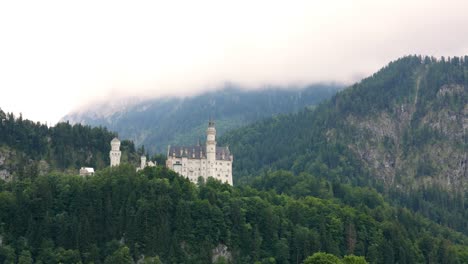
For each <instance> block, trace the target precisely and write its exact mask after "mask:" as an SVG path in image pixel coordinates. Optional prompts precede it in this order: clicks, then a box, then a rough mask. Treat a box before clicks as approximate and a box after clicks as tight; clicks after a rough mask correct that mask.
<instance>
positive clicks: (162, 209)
mask: <svg viewBox="0 0 468 264" xmlns="http://www.w3.org/2000/svg"><path fill="white" fill-rule="evenodd" d="M291 177H292V174H291V173H289V172H276V173H273V174H271V175H270V174H266V175H264V176H260V177H259V178H257V179H256V182H258V183H260V182H261V183H262V184H261V186H263V187H257V184H254V185H253V187H248V186H243V187H232V186H229V185H226V184H221V183H220V182H217V181H215V180H211V179H209V180H208V181H207V182H206V183H203V182H202V183H201V185H200V186H198V187H197V186H195V185H194V184H192V183H190V182H189V180H187V179H185V178H182V177H180V176H178V175H177V174H175V173H174V172H172V171H169V170H167V169H165V168H162V167H158V168H146V169H145V170H143V171H140V172H138V173H137V172H135V169H134V167H133V166H129V165H122V166H120V167H117V168H108V169H104V170H101V171H98V172H97V174H96V175H95V176H92V177H79V176H73V175H62V174H51V175H44V176H38V177H34V178H30V177H25V178H24V179H23V180H16V181H12V182H1V183H0V228H1V229H0V235H1V236H2V245H1V246H0V262H4V261H7V262H8V260H16V261H26V262H27V261H29V260H31V259H32V260H33V261H35V262H41V263H57V262H63V263H76V262H78V261H82V262H83V263H90V262H94V263H129V262H130V261H132V260H140V259H141V260H145V261H147V262H148V263H158V262H157V261H159V259H160V260H161V261H162V262H163V263H209V262H210V261H211V257H212V256H211V254H212V250H213V249H214V248H215V247H217V246H219V245H226V246H227V248H228V251H229V252H230V253H231V256H232V258H231V259H230V260H229V261H231V262H232V263H254V262H256V261H258V262H260V263H302V261H304V260H305V259H306V258H307V257H308V256H311V255H312V254H313V253H315V252H319V251H322V252H326V253H329V254H333V255H335V256H337V257H338V258H340V259H341V258H342V257H343V256H345V255H351V254H355V255H359V256H364V257H365V259H366V260H367V261H369V262H372V263H387V262H388V263H395V262H398V263H416V262H425V261H427V260H429V259H430V260H435V261H436V262H437V261H439V260H442V259H443V260H444V261H447V262H445V263H460V261H464V260H466V258H465V257H466V252H467V250H468V247H467V243H468V238H467V237H466V236H463V235H461V234H458V233H456V232H453V231H451V230H450V229H448V228H445V227H442V226H440V225H437V224H435V223H433V222H431V221H429V220H427V219H425V218H423V217H421V216H420V215H416V214H413V213H411V212H410V211H409V210H405V209H401V208H400V209H399V208H395V207H392V206H390V205H388V204H387V203H385V202H384V201H383V199H382V197H381V195H379V194H377V193H376V192H374V191H372V190H367V189H361V188H355V187H351V186H349V185H340V186H337V185H336V184H335V185H333V184H332V183H330V182H328V181H325V180H323V179H320V178H316V177H313V176H312V175H303V177H304V178H307V179H309V180H310V181H296V182H295V183H294V182H293V183H292V184H289V181H288V180H287V179H291ZM302 185H304V186H302ZM259 186H260V185H259ZM308 189H310V190H311V191H310V192H304V190H308ZM337 189H340V191H339V192H336V191H335V190H337ZM449 256H450V257H449ZM347 258H352V257H349V256H348V257H347ZM464 258H465V259H464ZM345 259H346V258H345ZM345 259H343V261H345ZM222 260H223V259H222V258H220V259H219V261H220V263H222V262H221V261H222ZM151 261H154V262H151ZM340 261H341V260H340ZM349 261H351V260H349ZM344 263H354V262H344ZM465 263H466V262H465Z"/></svg>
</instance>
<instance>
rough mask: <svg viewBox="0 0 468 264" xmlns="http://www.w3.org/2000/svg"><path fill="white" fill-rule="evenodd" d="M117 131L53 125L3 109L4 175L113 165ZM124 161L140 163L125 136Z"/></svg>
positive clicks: (0, 153) (0, 163) (0, 156)
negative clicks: (114, 140) (112, 145)
mask: <svg viewBox="0 0 468 264" xmlns="http://www.w3.org/2000/svg"><path fill="white" fill-rule="evenodd" d="M114 137H116V133H114V132H110V131H108V130H107V129H106V128H92V127H90V126H83V125H80V124H77V125H70V124H69V123H58V124H57V125H55V126H53V127H47V126H46V125H44V124H40V123H35V122H32V121H30V120H25V119H23V118H22V116H21V115H20V116H19V117H15V116H14V115H13V114H12V113H5V112H3V111H2V110H1V109H0V179H11V178H13V177H15V178H29V177H36V176H38V175H45V174H48V173H50V172H53V171H69V172H71V173H73V174H76V173H78V169H79V168H80V167H93V168H95V169H102V168H104V167H107V166H108V165H109V150H110V141H111V140H112V138H114ZM121 149H122V150H123V151H122V153H123V155H122V161H123V162H130V163H135V164H136V163H137V162H138V159H139V155H137V153H136V151H135V146H134V144H133V142H131V141H128V140H123V141H122V145H121Z"/></svg>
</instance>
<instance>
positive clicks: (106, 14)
mask: <svg viewBox="0 0 468 264" xmlns="http://www.w3.org/2000/svg"><path fill="white" fill-rule="evenodd" d="M467 3H468V2H466V1H453V0H449V1H371V0H368V1H367V0H362V1H326V2H325V1H161V2H154V1H147V2H146V1H139V2H134V1H132V2H130V1H128V2H124V1H79V2H73V3H72V2H68V1H3V2H1V3H0V38H1V41H0V107H1V108H2V109H3V110H5V111H13V112H15V113H19V112H22V113H23V115H24V116H25V117H26V118H30V119H33V120H37V121H42V122H44V121H48V122H52V123H53V122H56V121H57V120H58V119H59V118H60V117H62V116H63V115H65V114H66V113H67V112H69V111H70V110H71V109H73V108H77V107H80V106H84V105H89V103H92V102H94V101H96V100H103V99H107V98H109V97H110V95H113V96H115V97H126V96H136V97H138V96H151V97H159V96H164V95H180V96H186V95H192V94H196V93H199V92H201V91H205V90H210V89H215V88H217V87H222V84H223V83H224V82H226V81H232V82H235V83H238V84H240V85H242V86H244V87H251V88H259V87H262V86H263V85H302V84H308V83H317V82H330V81H334V82H342V83H350V82H353V81H356V80H359V79H360V78H361V77H363V76H366V75H368V74H371V73H372V72H375V71H376V70H377V69H379V68H380V67H382V66H384V65H385V64H386V63H388V61H390V60H393V59H396V58H398V57H401V56H403V55H407V54H424V55H433V56H453V55H464V54H467V53H468V47H467V45H466V43H468V27H466V25H468V16H466V10H468V4H467Z"/></svg>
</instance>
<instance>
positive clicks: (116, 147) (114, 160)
mask: <svg viewBox="0 0 468 264" xmlns="http://www.w3.org/2000/svg"><path fill="white" fill-rule="evenodd" d="M121 156H122V152H120V140H119V139H118V138H114V139H112V141H111V151H110V152H109V158H110V166H111V167H114V166H119V165H120V157H121Z"/></svg>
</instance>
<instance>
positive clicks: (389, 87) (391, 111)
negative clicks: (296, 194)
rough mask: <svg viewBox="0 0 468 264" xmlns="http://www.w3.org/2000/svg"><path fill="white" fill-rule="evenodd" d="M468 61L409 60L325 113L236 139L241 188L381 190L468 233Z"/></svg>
mask: <svg viewBox="0 0 468 264" xmlns="http://www.w3.org/2000/svg"><path fill="white" fill-rule="evenodd" d="M467 87H468V58H467V57H464V58H451V59H444V58H442V59H439V60H436V59H434V58H429V57H418V56H408V57H404V58H401V59H399V60H397V61H394V62H392V63H390V64H389V65H388V66H386V67H385V68H383V69H382V70H380V71H379V72H377V73H375V74H374V75H372V76H371V77H369V78H367V79H364V80H363V81H361V82H360V83H357V84H355V85H353V86H352V87H349V88H347V89H345V90H343V91H342V92H339V93H338V94H337V95H336V96H333V97H332V98H331V99H330V100H328V101H326V102H324V103H322V104H321V105H320V106H319V107H317V108H316V109H315V110H309V109H306V110H304V111H302V112H300V113H298V114H292V115H284V116H278V117H274V118H271V119H268V120H266V121H263V122H259V123H256V124H253V125H250V126H248V127H246V128H242V129H239V130H237V131H234V132H232V133H228V134H227V135H225V136H224V137H223V138H222V139H220V140H219V141H220V144H227V143H228V142H229V144H230V148H231V151H232V153H234V155H235V157H236V160H235V166H234V170H235V171H234V175H235V178H234V181H235V183H240V182H242V181H246V179H248V176H252V175H259V174H261V172H262V171H274V170H278V169H286V170H289V171H291V172H293V173H295V174H299V173H301V172H306V173H310V174H312V175H315V176H317V177H321V178H324V179H327V180H330V181H332V182H333V183H349V184H352V185H353V186H373V187H374V188H377V189H378V190H379V191H380V192H381V193H383V194H385V196H386V197H387V198H389V199H390V200H391V201H392V202H393V203H394V204H401V205H403V206H405V207H408V208H410V209H411V210H414V211H417V212H421V213H423V214H424V215H426V216H427V217H430V218H431V219H433V220H434V221H436V222H438V223H441V224H443V225H446V226H448V227H450V228H453V229H456V230H459V231H462V232H464V234H468V221H466V219H468V174H467V162H468V161H467V153H468V151H467V149H468V148H467V144H468V141H467V135H466V128H467V127H468V104H467V100H468V92H467Z"/></svg>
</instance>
